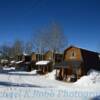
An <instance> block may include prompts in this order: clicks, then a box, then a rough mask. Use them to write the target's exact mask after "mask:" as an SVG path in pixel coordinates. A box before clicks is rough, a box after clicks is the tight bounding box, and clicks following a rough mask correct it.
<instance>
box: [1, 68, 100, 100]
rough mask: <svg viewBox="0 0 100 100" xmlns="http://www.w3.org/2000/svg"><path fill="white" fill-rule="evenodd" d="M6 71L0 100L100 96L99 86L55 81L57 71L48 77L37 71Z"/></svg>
mask: <svg viewBox="0 0 100 100" xmlns="http://www.w3.org/2000/svg"><path fill="white" fill-rule="evenodd" d="M3 70H4V69H3ZM5 70H6V68H5ZM5 70H4V71H3V73H0V100H23V99H24V100H47V99H48V100H56V99H57V100H90V99H91V98H93V97H97V96H98V95H100V85H99V84H98V85H97V84H96V83H91V85H87V86H84V85H76V84H73V83H67V82H61V81H58V80H55V73H56V70H54V71H53V72H50V73H48V74H46V75H38V74H37V73H36V70H33V71H31V72H25V71H16V70H13V71H12V70H8V72H6V71H5ZM96 74H97V73H96ZM90 75H93V76H94V73H93V72H92V73H90V74H89V75H88V76H90ZM96 76H98V74H97V75H96ZM84 77H87V76H84ZM84 80H85V82H87V81H86V78H84ZM87 80H88V79H87ZM89 81H90V80H89Z"/></svg>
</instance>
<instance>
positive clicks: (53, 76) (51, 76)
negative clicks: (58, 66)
mask: <svg viewBox="0 0 100 100" xmlns="http://www.w3.org/2000/svg"><path fill="white" fill-rule="evenodd" d="M55 75H56V70H54V71H52V72H51V73H48V74H47V75H45V77H46V78H47V79H52V80H55Z"/></svg>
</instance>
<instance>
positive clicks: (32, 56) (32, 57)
mask: <svg viewBox="0 0 100 100" xmlns="http://www.w3.org/2000/svg"><path fill="white" fill-rule="evenodd" d="M31 61H36V54H35V53H32V55H31Z"/></svg>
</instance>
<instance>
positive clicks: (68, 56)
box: [64, 47, 82, 61]
mask: <svg viewBox="0 0 100 100" xmlns="http://www.w3.org/2000/svg"><path fill="white" fill-rule="evenodd" d="M64 60H65V61H68V60H78V61H82V55H81V51H80V49H79V48H74V47H72V48H69V49H66V50H65V52H64Z"/></svg>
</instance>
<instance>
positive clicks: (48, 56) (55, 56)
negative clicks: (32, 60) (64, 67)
mask: <svg viewBox="0 0 100 100" xmlns="http://www.w3.org/2000/svg"><path fill="white" fill-rule="evenodd" d="M44 60H51V61H52V62H54V64H57V63H60V62H62V60H63V54H62V53H53V52H52V51H47V52H46V53H45V54H44Z"/></svg>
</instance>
